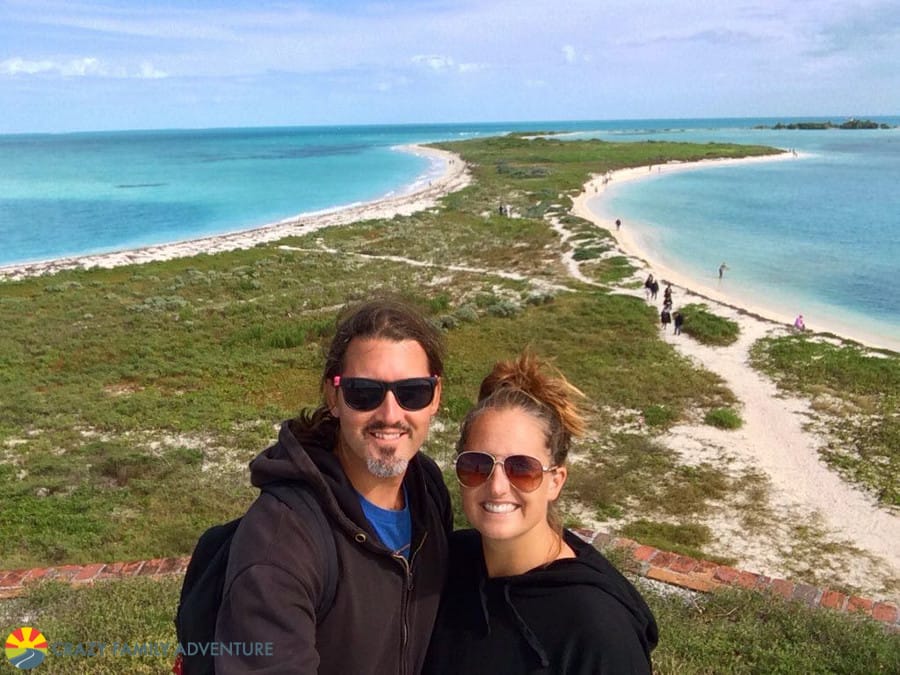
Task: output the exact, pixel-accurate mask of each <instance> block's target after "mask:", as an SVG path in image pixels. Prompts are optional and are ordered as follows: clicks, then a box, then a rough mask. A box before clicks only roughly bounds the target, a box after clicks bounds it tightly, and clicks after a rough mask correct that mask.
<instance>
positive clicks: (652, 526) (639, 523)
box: [618, 519, 735, 565]
mask: <svg viewBox="0 0 900 675" xmlns="http://www.w3.org/2000/svg"><path fill="white" fill-rule="evenodd" d="M618 534H620V535H622V536H625V537H628V538H630V539H635V540H637V541H639V542H641V543H642V544H646V545H647V546H653V547H655V548H658V549H661V550H663V551H671V552H673V553H680V554H682V555H686V556H690V557H692V558H699V559H704V560H712V561H714V562H717V563H719V564H721V565H733V564H734V562H735V561H734V560H733V559H730V558H716V557H714V556H710V555H708V554H705V553H703V546H704V545H705V544H708V543H709V542H710V541H711V540H712V532H710V529H709V528H708V527H706V526H705V525H697V524H682V525H675V524H672V523H656V522H652V521H649V520H644V519H641V520H636V521H634V522H633V523H629V524H628V525H625V526H624V527H622V528H621V529H620V530H619V532H618Z"/></svg>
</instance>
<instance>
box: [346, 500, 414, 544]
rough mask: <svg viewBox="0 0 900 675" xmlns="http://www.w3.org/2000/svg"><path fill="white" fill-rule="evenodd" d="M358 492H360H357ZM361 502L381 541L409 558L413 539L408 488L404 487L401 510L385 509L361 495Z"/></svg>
mask: <svg viewBox="0 0 900 675" xmlns="http://www.w3.org/2000/svg"><path fill="white" fill-rule="evenodd" d="M357 494H358V493H357ZM359 503H360V504H361V505H362V510H363V513H364V514H365V516H366V519H367V520H368V521H369V522H370V523H372V527H374V528H375V533H376V534H377V535H378V538H379V539H381V543H383V544H384V545H385V546H387V547H388V548H389V549H391V550H392V551H393V552H394V553H396V554H398V555H402V556H403V557H404V558H406V559H407V560H409V548H410V542H411V540H412V519H411V518H410V515H409V499H407V497H406V488H403V504H404V506H403V508H402V509H400V510H399V511H394V510H391V509H383V508H381V507H380V506H375V504H373V503H372V502H370V501H369V500H368V499H366V498H365V497H363V496H362V495H359Z"/></svg>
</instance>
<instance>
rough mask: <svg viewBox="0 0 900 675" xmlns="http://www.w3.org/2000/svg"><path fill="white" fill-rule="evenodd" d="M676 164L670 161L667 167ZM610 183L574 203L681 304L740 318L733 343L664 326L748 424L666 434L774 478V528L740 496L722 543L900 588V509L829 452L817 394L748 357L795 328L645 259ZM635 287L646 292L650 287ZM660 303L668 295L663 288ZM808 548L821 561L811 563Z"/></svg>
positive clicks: (791, 566)
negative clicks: (803, 395)
mask: <svg viewBox="0 0 900 675" xmlns="http://www.w3.org/2000/svg"><path fill="white" fill-rule="evenodd" d="M774 159H778V158H774ZM737 161H741V160H737ZM746 161H764V160H761V159H751V160H746ZM770 161H771V160H770ZM730 163H733V162H732V161H721V162H719V164H720V165H725V164H730ZM689 168H690V165H689V164H680V165H678V167H677V170H685V169H689ZM673 169H675V167H671V166H668V165H663V166H662V167H661V170H662V171H669V170H673ZM648 173H649V172H648V171H647V168H646V167H644V168H642V169H641V168H639V169H630V170H626V171H623V172H618V173H614V174H613V175H612V176H611V178H612V181H616V182H619V183H620V182H621V181H622V180H629V179H635V178H637V177H640V176H646V175H647V174H648ZM606 185H607V183H604V182H603V181H602V180H601V178H600V177H595V178H594V179H592V180H591V181H589V182H588V183H587V184H586V185H585V189H584V192H582V194H581V195H580V196H579V197H578V198H577V199H576V200H575V204H574V206H573V212H574V213H575V214H576V215H578V216H581V217H583V218H586V219H588V220H591V221H593V222H594V223H596V224H597V225H599V226H600V227H603V228H605V229H608V230H610V231H611V232H612V234H613V236H614V237H616V240H617V242H618V246H619V248H620V249H621V250H622V251H623V253H624V254H626V255H628V256H629V257H631V260H632V262H633V263H634V264H636V265H637V266H638V267H640V268H641V272H640V273H639V275H638V276H639V277H640V278H641V279H642V278H643V276H644V275H646V273H647V272H652V273H653V274H654V275H655V276H656V277H657V278H662V279H665V280H667V281H672V282H673V289H674V293H673V296H674V300H675V303H674V304H675V307H676V308H677V307H678V306H679V305H683V304H688V303H691V302H703V303H706V304H707V305H710V306H711V308H712V309H713V311H715V312H716V314H719V315H720V316H724V317H726V318H729V319H731V320H733V321H736V322H737V323H738V324H739V326H740V331H741V337H740V339H739V340H738V341H737V342H736V343H735V344H733V345H731V346H728V347H706V346H704V345H701V344H699V343H698V342H696V341H694V340H692V339H691V338H689V337H688V336H686V335H678V336H676V335H674V334H673V333H672V331H671V330H669V331H668V332H666V333H665V334H664V335H663V339H665V340H666V341H667V342H669V343H670V344H672V345H673V346H674V347H675V348H676V349H677V350H678V351H679V352H680V353H681V354H683V355H685V356H687V357H688V358H690V359H691V360H693V361H694V362H695V363H697V364H699V365H701V366H702V367H704V368H706V369H707V370H709V371H711V372H713V373H716V374H717V375H719V376H720V377H721V378H722V379H723V380H724V381H725V383H726V384H727V385H728V387H729V388H730V389H731V390H732V391H733V392H734V394H735V395H736V396H737V398H738V399H739V400H740V402H741V404H742V406H743V408H742V410H741V415H742V417H743V419H744V425H743V426H742V427H741V428H740V429H739V430H737V431H720V430H717V429H714V428H712V427H709V426H707V425H697V426H681V427H676V428H674V429H672V430H671V432H670V433H669V434H667V435H665V436H664V437H662V438H661V439H660V440H661V442H663V443H665V444H666V445H667V446H668V447H670V448H671V449H672V450H673V451H675V452H678V453H679V454H680V455H681V456H682V458H683V460H684V461H685V462H688V463H698V462H701V461H709V462H711V463H713V464H718V465H725V466H731V467H733V468H734V469H752V470H756V471H759V472H762V473H763V474H764V475H765V476H766V477H767V479H768V483H769V487H770V496H769V510H770V514H769V518H770V520H771V526H770V527H768V528H764V529H765V532H764V533H763V534H762V535H758V534H757V533H756V532H755V531H754V533H753V534H752V535H749V536H748V535H746V534H745V533H744V532H743V531H742V529H743V528H742V527H741V526H740V524H739V519H740V505H737V504H732V505H730V506H729V505H727V504H725V505H722V506H723V508H722V510H721V511H720V514H719V518H718V522H714V523H710V525H711V527H712V529H713V531H714V532H715V533H716V537H717V541H716V548H717V549H718V550H716V551H715V552H716V553H720V554H721V555H727V556H732V557H737V558H738V559H739V560H740V562H739V566H741V567H744V568H746V569H751V570H754V571H757V572H760V573H763V574H769V575H773V576H780V577H790V576H791V574H790V572H791V571H794V572H797V571H804V570H805V568H807V567H811V566H818V569H819V571H820V572H821V573H822V576H824V577H826V578H831V579H840V580H843V581H845V582H847V583H849V584H852V585H854V586H857V587H859V588H861V589H864V590H866V591H868V592H871V593H874V594H875V595H878V596H884V595H895V594H896V593H897V587H896V585H897V584H898V582H900V517H898V515H896V514H895V513H892V512H890V511H889V510H888V509H885V508H884V507H881V506H879V505H878V504H877V502H876V501H875V500H874V499H873V498H872V497H870V496H869V495H868V494H866V493H864V492H862V491H861V490H859V489H857V488H855V487H853V486H851V485H850V484H848V483H846V482H844V481H842V480H841V479H840V477H839V476H838V475H837V474H836V473H835V472H833V471H832V470H831V469H829V468H828V467H827V466H826V465H825V464H824V462H822V461H821V460H820V459H819V456H818V448H819V447H821V446H822V445H823V439H821V438H820V437H819V436H817V435H816V434H815V433H814V432H812V431H809V430H808V429H807V428H806V425H807V424H808V423H809V421H810V420H809V414H810V407H809V401H806V400H803V399H799V398H793V397H785V396H783V395H781V394H779V392H778V390H777V387H776V385H775V384H774V383H773V382H772V381H771V380H769V379H768V378H767V377H766V376H764V375H762V374H760V373H758V372H757V371H756V370H754V369H753V368H751V367H750V365H749V363H748V357H749V349H750V347H751V346H752V345H753V343H754V342H755V341H756V340H758V339H759V338H761V337H764V336H766V335H772V334H775V335H777V334H784V333H785V332H787V331H788V330H789V328H788V327H787V326H786V325H785V323H781V322H779V321H777V320H767V319H765V318H761V317H763V316H765V315H766V310H765V309H764V308H762V309H761V308H745V309H751V310H753V314H752V315H751V314H748V313H746V312H745V311H742V310H740V309H738V308H737V307H735V306H733V305H731V304H725V303H724V302H722V301H719V300H717V299H714V298H715V297H716V294H715V293H714V292H711V291H710V290H709V289H702V291H701V294H695V293H693V292H691V291H690V290H688V288H689V287H693V288H697V284H693V283H692V282H691V281H690V280H687V279H685V278H684V277H681V276H678V275H676V274H673V273H672V272H671V270H667V269H665V268H662V267H660V266H657V265H656V264H654V263H653V262H652V261H651V262H649V263H647V262H645V261H646V260H647V259H648V258H652V252H649V251H641V250H639V249H638V248H637V247H636V246H635V243H634V240H633V239H632V238H628V237H627V236H626V235H625V234H624V232H623V231H619V232H616V231H615V226H614V224H613V223H614V221H615V218H614V217H612V218H611V216H610V214H609V213H608V212H604V211H603V206H602V192H603V191H604V189H605V187H606ZM589 200H590V201H591V208H590V209H589V208H588V207H587V202H588V201H589ZM623 229H624V228H623ZM625 292H631V293H633V294H634V295H637V296H639V297H643V289H638V290H634V291H625ZM658 302H659V303H661V302H662V297H661V294H660V299H659V300H658ZM775 318H778V317H775ZM879 346H889V345H879ZM809 527H811V528H812V529H813V530H815V532H816V542H815V543H813V544H812V545H810V544H809V543H808V542H807V543H802V542H798V541H797V542H795V541H794V537H793V536H792V534H791V533H792V532H794V531H796V529H797V528H809ZM816 543H820V544H821V549H823V552H821V553H819V552H818V551H816V550H815V548H816ZM835 544H836V545H837V546H832V545H835ZM826 548H827V549H829V551H828V552H827V553H826V552H824V550H825V549H826ZM801 549H804V550H803V551H802V552H801ZM801 557H809V558H810V559H812V560H815V562H814V563H812V565H808V564H806V563H804V562H803V561H802V560H800V558H801Z"/></svg>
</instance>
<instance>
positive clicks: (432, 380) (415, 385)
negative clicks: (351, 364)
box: [332, 375, 438, 411]
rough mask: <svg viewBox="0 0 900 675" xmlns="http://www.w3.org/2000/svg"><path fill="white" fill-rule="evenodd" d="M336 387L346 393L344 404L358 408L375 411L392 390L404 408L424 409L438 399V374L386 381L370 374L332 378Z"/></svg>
mask: <svg viewBox="0 0 900 675" xmlns="http://www.w3.org/2000/svg"><path fill="white" fill-rule="evenodd" d="M332 382H333V384H334V387H335V389H337V388H338V387H340V389H341V391H342V392H343V393H344V403H346V404H347V405H348V406H350V407H351V408H353V409H354V410H361V411H369V410H375V408H377V407H378V406H380V405H381V403H382V401H384V397H385V396H387V393H388V392H392V393H393V394H394V398H395V399H397V403H399V404H400V407H401V408H403V409H404V410H421V409H422V408H424V407H426V406H428V405H430V404H431V402H432V401H433V400H434V388H435V387H436V386H437V382H438V378H437V375H432V376H431V377H411V378H409V379H407V380H396V381H395V382H384V381H383V380H370V379H369V378H367V377H341V376H340V375H335V376H334V379H333V380H332Z"/></svg>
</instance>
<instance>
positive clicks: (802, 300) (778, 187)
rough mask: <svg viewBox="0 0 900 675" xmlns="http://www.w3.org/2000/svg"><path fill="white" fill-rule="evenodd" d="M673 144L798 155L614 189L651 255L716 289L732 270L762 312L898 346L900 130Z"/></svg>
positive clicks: (711, 136)
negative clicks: (831, 323)
mask: <svg viewBox="0 0 900 675" xmlns="http://www.w3.org/2000/svg"><path fill="white" fill-rule="evenodd" d="M893 123H895V124H896V123H897V120H894V121H893ZM661 135H662V134H654V135H653V137H654V138H659V137H660V136H661ZM665 135H668V134H665ZM671 137H677V138H681V139H684V140H692V141H708V140H731V139H734V140H737V141H739V142H753V143H759V144H764V145H773V146H777V147H782V148H795V149H797V150H798V152H799V153H800V154H801V157H800V158H798V159H791V160H787V161H779V162H769V163H759V164H747V165H743V166H741V165H738V166H729V167H720V168H704V169H700V170H696V171H685V172H679V173H673V174H671V175H665V174H660V175H658V177H657V175H655V174H650V176H648V178H647V179H644V180H640V181H636V182H633V183H630V184H623V185H622V186H620V187H618V188H616V189H614V190H613V191H612V194H611V196H610V201H609V202H608V207H607V208H608V210H610V211H611V212H615V213H616V214H622V217H623V220H625V221H626V223H627V222H628V221H635V223H639V225H637V224H633V225H632V226H633V227H638V228H639V229H640V230H641V235H642V236H643V238H644V239H645V240H647V241H650V242H651V244H652V248H653V249H654V252H655V257H657V258H658V259H659V260H660V261H661V262H663V263H664V264H666V265H667V266H668V267H671V268H672V269H674V270H677V271H679V272H682V273H683V274H685V275H687V276H690V277H692V278H696V279H699V280H703V281H704V283H709V284H712V283H719V282H718V279H717V269H718V266H719V264H720V263H721V262H723V261H724V262H727V264H728V270H727V272H726V279H725V283H726V284H727V285H728V286H729V287H730V288H729V290H731V291H733V292H735V293H736V294H737V295H739V296H740V297H744V298H748V299H750V300H751V301H753V302H754V304H756V305H763V306H773V305H775V309H778V310H781V311H783V312H785V313H789V314H794V313H798V312H803V313H804V314H805V315H806V316H807V323H808V324H809V323H810V321H809V317H810V316H812V317H818V318H819V320H821V321H822V322H823V323H825V322H826V321H828V320H830V319H835V320H837V321H838V322H840V323H842V324H846V325H858V326H861V327H863V328H864V329H865V330H866V331H867V332H871V333H875V334H880V335H891V336H893V337H894V338H895V339H900V294H898V293H896V292H895V291H894V290H893V288H894V284H895V281H896V278H897V276H898V273H900V264H898V260H900V191H898V188H897V186H898V185H900V129H891V130H873V131H858V130H830V131H821V132H820V131H800V130H796V131H771V130H752V129H741V130H734V131H725V130H715V131H710V132H708V133H698V132H696V131H694V132H681V133H678V134H671ZM814 322H815V318H813V323H814Z"/></svg>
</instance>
